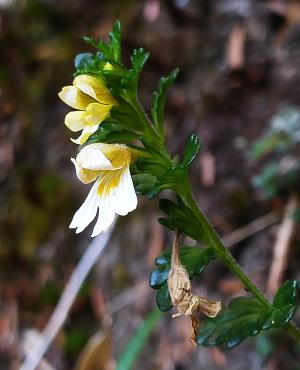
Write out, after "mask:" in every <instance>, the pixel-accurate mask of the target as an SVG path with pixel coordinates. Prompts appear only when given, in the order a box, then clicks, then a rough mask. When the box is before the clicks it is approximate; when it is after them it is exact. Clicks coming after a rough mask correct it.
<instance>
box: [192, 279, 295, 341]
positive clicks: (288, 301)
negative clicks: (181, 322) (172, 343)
mask: <svg viewBox="0 0 300 370" xmlns="http://www.w3.org/2000/svg"><path fill="white" fill-rule="evenodd" d="M296 308H297V282H296V281H294V280H291V281H287V282H286V283H285V284H284V285H283V286H282V287H281V288H280V289H279V290H278V292H277V294H276V295H275V297H274V301H273V305H271V306H270V307H265V306H263V305H262V304H261V303H260V302H259V301H257V300H256V299H255V298H254V297H238V298H234V299H233V300H231V301H230V303H229V305H228V307H227V308H225V309H223V310H222V311H221V313H220V314H219V315H218V316H217V317H216V318H214V319H206V320H205V321H204V322H202V323H201V325H200V326H199V328H198V334H197V343H198V344H202V345H204V346H210V345H225V346H226V347H227V348H233V347H235V346H236V345H238V344H239V343H240V342H242V341H243V340H244V339H246V338H247V337H250V336H254V335H257V334H258V333H259V332H261V331H262V330H267V329H271V328H280V327H282V326H284V325H286V324H287V323H288V322H289V321H290V320H291V318H292V317H293V315H294V313H295V311H296Z"/></svg>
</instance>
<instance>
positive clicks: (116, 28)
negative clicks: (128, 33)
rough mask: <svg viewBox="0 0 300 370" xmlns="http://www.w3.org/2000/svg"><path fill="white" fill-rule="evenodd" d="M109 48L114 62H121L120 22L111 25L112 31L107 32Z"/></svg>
mask: <svg viewBox="0 0 300 370" xmlns="http://www.w3.org/2000/svg"><path fill="white" fill-rule="evenodd" d="M108 35H109V40H110V43H109V46H110V47H111V49H112V53H113V56H114V61H115V62H118V63H119V62H120V61H121V22H120V21H116V22H115V23H114V25H113V29H112V31H111V32H109V34H108Z"/></svg>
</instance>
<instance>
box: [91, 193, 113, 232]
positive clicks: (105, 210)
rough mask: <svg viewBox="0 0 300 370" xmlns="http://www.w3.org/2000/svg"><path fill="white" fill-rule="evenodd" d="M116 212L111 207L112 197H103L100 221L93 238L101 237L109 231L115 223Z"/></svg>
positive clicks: (97, 223) (100, 207)
mask: <svg viewBox="0 0 300 370" xmlns="http://www.w3.org/2000/svg"><path fill="white" fill-rule="evenodd" d="M114 219H115V212H114V211H113V209H112V207H111V202H110V197H109V196H107V197H101V198H100V203H99V215H98V220H97V222H96V224H95V226H94V229H93V233H92V237H94V236H97V235H99V234H100V233H102V232H105V231H107V230H108V229H109V227H110V226H111V224H112V223H113V222H114Z"/></svg>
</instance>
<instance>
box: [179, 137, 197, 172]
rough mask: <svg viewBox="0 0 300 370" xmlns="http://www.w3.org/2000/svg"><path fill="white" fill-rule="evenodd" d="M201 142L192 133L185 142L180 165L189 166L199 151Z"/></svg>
mask: <svg viewBox="0 0 300 370" xmlns="http://www.w3.org/2000/svg"><path fill="white" fill-rule="evenodd" d="M200 147H201V144H200V140H199V138H198V136H197V135H195V134H192V135H191V136H190V137H189V139H188V142H187V145H186V148H185V153H184V156H183V160H182V163H181V167H189V165H190V164H191V163H192V162H193V160H194V159H195V158H196V156H197V154H198V153H199V150H200Z"/></svg>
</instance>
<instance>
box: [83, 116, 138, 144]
mask: <svg viewBox="0 0 300 370" xmlns="http://www.w3.org/2000/svg"><path fill="white" fill-rule="evenodd" d="M138 138H139V135H138V134H136V133H135V132H133V131H130V130H128V129H127V128H126V127H124V126H123V125H121V124H118V123H111V122H109V121H108V122H107V121H105V122H102V123H101V125H99V128H98V130H97V131H96V132H95V133H94V134H92V135H91V136H90V137H89V138H88V140H87V141H86V142H85V143H84V144H83V146H86V145H89V144H93V143H108V144H111V143H120V142H121V143H131V142H132V141H134V140H137V139H138Z"/></svg>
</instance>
